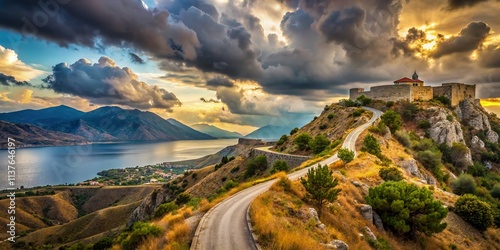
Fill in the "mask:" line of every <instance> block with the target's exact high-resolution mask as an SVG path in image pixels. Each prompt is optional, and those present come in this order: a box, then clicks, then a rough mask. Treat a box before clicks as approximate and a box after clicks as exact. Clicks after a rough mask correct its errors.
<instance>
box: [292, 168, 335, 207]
mask: <svg viewBox="0 0 500 250" xmlns="http://www.w3.org/2000/svg"><path fill="white" fill-rule="evenodd" d="M300 182H301V183H302V185H303V186H304V188H305V189H306V191H307V193H308V194H309V195H310V196H311V197H312V200H314V203H315V205H316V207H317V208H318V214H319V215H321V210H322V209H323V205H324V204H325V202H326V201H329V202H332V201H334V200H335V199H337V196H338V194H339V192H340V189H338V188H335V187H336V186H337V185H338V180H337V179H335V178H333V176H332V172H331V171H330V170H329V169H328V166H327V165H324V166H321V165H320V164H318V167H316V168H311V169H309V170H308V171H307V179H305V178H300Z"/></svg>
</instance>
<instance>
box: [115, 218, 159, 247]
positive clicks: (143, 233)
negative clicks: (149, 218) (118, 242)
mask: <svg viewBox="0 0 500 250" xmlns="http://www.w3.org/2000/svg"><path fill="white" fill-rule="evenodd" d="M161 233H162V230H161V228H159V227H158V226H155V225H151V224H150V223H148V222H136V223H134V224H133V225H132V229H131V232H130V234H129V236H128V237H127V238H126V239H125V240H124V241H122V246H123V249H126V250H129V249H130V250H132V249H136V248H137V247H138V246H139V245H140V244H141V243H142V242H143V241H144V240H145V239H146V238H147V237H148V236H153V237H159V236H160V235H161Z"/></svg>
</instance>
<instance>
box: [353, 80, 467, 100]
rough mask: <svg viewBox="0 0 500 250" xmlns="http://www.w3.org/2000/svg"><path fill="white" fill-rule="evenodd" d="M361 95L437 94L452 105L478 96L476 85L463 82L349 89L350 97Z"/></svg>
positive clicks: (422, 96) (415, 97)
mask: <svg viewBox="0 0 500 250" xmlns="http://www.w3.org/2000/svg"><path fill="white" fill-rule="evenodd" d="M361 95H365V96H366V97H368V98H371V99H377V100H382V101H399V100H408V101H411V102H413V101H417V100H421V101H427V100H431V99H432V98H433V97H435V96H446V97H448V98H449V99H450V100H451V105H452V106H455V105H458V103H459V102H460V101H462V100H464V99H475V98H476V85H467V84H463V83H444V84H443V85H442V86H439V87H431V86H411V85H385V86H375V87H372V88H371V89H370V91H364V89H362V88H354V89H350V91H349V99H351V100H353V101H354V100H356V98H358V97H359V96H361Z"/></svg>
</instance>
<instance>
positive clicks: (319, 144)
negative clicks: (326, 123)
mask: <svg viewBox="0 0 500 250" xmlns="http://www.w3.org/2000/svg"><path fill="white" fill-rule="evenodd" d="M329 145H330V140H328V138H326V136H324V135H317V136H315V137H314V139H312V140H311V141H310V142H309V147H310V148H311V149H312V151H313V153H315V154H319V153H321V151H323V150H325V149H326V148H327V147H328V146H329Z"/></svg>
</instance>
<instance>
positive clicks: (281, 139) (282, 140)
mask: <svg viewBox="0 0 500 250" xmlns="http://www.w3.org/2000/svg"><path fill="white" fill-rule="evenodd" d="M286 141H288V136H287V135H282V136H281V137H280V139H279V140H278V142H276V144H277V145H278V146H281V145H283V143H285V142H286Z"/></svg>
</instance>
